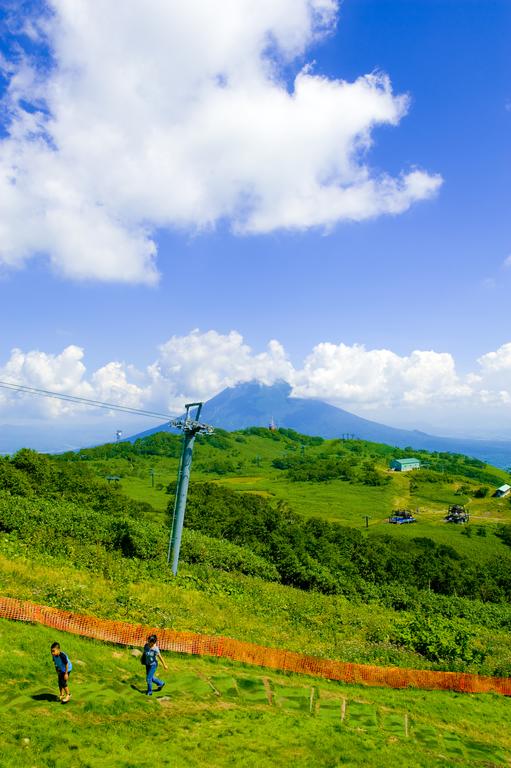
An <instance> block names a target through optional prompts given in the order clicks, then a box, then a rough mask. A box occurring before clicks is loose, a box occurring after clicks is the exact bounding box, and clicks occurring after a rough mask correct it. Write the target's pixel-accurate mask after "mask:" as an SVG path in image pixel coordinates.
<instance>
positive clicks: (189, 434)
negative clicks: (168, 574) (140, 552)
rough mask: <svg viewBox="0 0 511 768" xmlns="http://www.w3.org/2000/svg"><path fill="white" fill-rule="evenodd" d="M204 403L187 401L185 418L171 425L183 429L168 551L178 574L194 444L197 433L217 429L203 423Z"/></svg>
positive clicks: (207, 432)
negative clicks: (191, 411)
mask: <svg viewBox="0 0 511 768" xmlns="http://www.w3.org/2000/svg"><path fill="white" fill-rule="evenodd" d="M202 405H203V403H187V404H186V405H185V409H186V413H185V416H184V418H182V419H175V420H174V421H171V422H170V426H171V427H174V428H175V429H181V430H182V431H183V450H182V452H181V460H180V462H179V470H178V473H177V485H176V498H175V501H174V513H173V515H172V526H171V530H170V539H169V549H168V553H167V564H169V563H170V562H171V560H172V573H173V574H174V576H177V567H178V564H179V551H180V549H181V537H182V534H183V523H184V519H185V511H186V498H187V496H188V485H189V483H190V470H191V468H192V457H193V444H194V442H195V437H196V435H199V434H205V435H211V434H212V433H213V432H214V431H215V430H214V428H213V427H211V426H210V425H209V424H203V423H201V422H200V421H199V418H200V413H201V410H202ZM191 408H197V411H196V413H195V418H192V417H191V416H190V409H191Z"/></svg>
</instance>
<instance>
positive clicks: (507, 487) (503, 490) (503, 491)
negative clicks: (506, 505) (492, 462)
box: [497, 483, 511, 493]
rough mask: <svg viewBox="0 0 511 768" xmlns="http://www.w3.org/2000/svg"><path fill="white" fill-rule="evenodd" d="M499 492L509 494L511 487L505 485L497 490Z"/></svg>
mask: <svg viewBox="0 0 511 768" xmlns="http://www.w3.org/2000/svg"><path fill="white" fill-rule="evenodd" d="M497 491H502V493H507V492H508V491H511V485H508V484H507V483H504V485H501V486H500V488H497Z"/></svg>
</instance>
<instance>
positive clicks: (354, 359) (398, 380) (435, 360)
mask: <svg viewBox="0 0 511 768" xmlns="http://www.w3.org/2000/svg"><path fill="white" fill-rule="evenodd" d="M294 382H295V386H294V390H293V393H294V394H295V395H296V396H300V397H318V398H322V399H326V400H328V401H329V402H334V403H337V404H347V403H349V404H356V405H362V406H365V407H371V408H375V407H380V408H381V407H389V406H392V405H396V404H397V403H398V404H400V405H403V404H409V405H423V404H425V403H428V402H430V401H432V400H433V399H435V400H437V399H438V398H441V399H443V400H445V401H447V400H450V399H452V398H457V397H460V396H467V395H470V394H471V390H470V387H469V386H468V385H466V384H463V383H462V381H461V380H460V378H459V376H458V375H457V373H456V369H455V362H454V359H453V358H452V356H451V355H450V354H448V353H445V352H444V353H438V352H433V351H415V352H412V354H411V355H409V356H403V357H401V356H399V355H397V354H396V353H395V352H391V351H390V350H388V349H373V350H367V349H366V348H365V347H364V346H362V345H358V344H354V345H353V346H347V345H345V344H339V345H336V344H330V343H323V344H318V345H317V346H316V347H315V348H314V349H313V351H312V353H311V354H310V355H309V356H308V357H307V358H306V359H305V362H304V366H303V368H302V369H301V370H300V371H297V372H296V375H295V378H294Z"/></svg>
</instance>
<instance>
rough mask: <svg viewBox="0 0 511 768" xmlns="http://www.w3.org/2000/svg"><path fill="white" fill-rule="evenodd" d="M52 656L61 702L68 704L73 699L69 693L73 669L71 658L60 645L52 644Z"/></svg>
mask: <svg viewBox="0 0 511 768" xmlns="http://www.w3.org/2000/svg"><path fill="white" fill-rule="evenodd" d="M51 655H52V658H53V663H54V664H55V670H56V672H57V675H58V680H59V691H60V700H61V702H62V704H67V702H68V701H69V699H70V698H71V694H70V693H69V673H70V672H71V670H72V669H73V665H72V664H71V659H70V658H69V656H67V655H66V654H65V653H64V651H61V650H60V644H59V643H52V646H51Z"/></svg>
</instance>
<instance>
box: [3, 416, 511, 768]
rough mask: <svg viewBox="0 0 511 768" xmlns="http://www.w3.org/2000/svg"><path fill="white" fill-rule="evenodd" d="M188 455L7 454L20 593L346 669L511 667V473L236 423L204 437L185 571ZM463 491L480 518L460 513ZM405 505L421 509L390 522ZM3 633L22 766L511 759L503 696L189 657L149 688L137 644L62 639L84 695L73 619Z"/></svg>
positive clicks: (6, 557) (8, 749) (14, 580)
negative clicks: (67, 629) (401, 461)
mask: <svg viewBox="0 0 511 768" xmlns="http://www.w3.org/2000/svg"><path fill="white" fill-rule="evenodd" d="M179 451H180V442H179V439H178V438H177V437H176V436H172V435H163V436H158V435H156V436H154V437H153V438H151V439H146V440H144V441H139V443H138V444H135V446H132V445H130V444H114V445H110V446H101V447H98V448H95V449H86V450H84V451H81V452H79V453H73V454H65V455H61V456H56V457H45V456H41V455H38V454H35V453H33V452H30V451H25V452H23V451H22V452H20V453H19V454H17V455H16V456H14V457H12V458H10V459H8V458H7V459H2V460H0V593H1V594H3V595H5V596H9V597H17V598H20V599H25V600H31V601H33V602H36V603H40V604H44V605H49V606H55V607H58V608H63V609H67V610H72V611H75V612H78V613H84V614H88V615H92V616H100V617H101V616H103V617H107V618H115V619H120V620H126V621H131V622H139V623H142V624H148V625H153V626H162V627H163V626H166V627H173V628H175V629H177V630H190V631H195V632H200V633H204V634H211V635H225V636H230V637H233V638H237V639H239V640H246V641H249V642H255V643H259V644H263V645H267V646H272V647H277V648H284V649H289V650H293V651H298V652H301V653H307V654H312V655H317V656H320V657H323V658H332V659H338V660H341V661H348V662H350V661H351V662H358V663H369V664H378V665H383V666H389V665H391V666H403V667H411V668H429V669H438V670H454V671H469V672H476V673H481V674H490V675H498V676H499V675H500V676H510V675H511V643H510V642H509V639H510V638H509V632H510V629H511V606H510V602H509V596H510V594H511V591H510V585H509V573H510V568H509V563H510V562H511V560H510V555H511V553H510V548H509V541H510V540H511V538H510V537H509V536H506V535H504V532H506V531H508V530H509V531H511V528H510V526H509V523H510V520H511V505H510V501H509V498H503V499H497V498H495V497H494V496H493V491H494V489H495V488H496V487H497V486H498V485H501V484H502V483H504V482H506V480H507V479H508V477H509V476H508V474H507V473H506V472H504V471H503V470H499V469H496V468H494V467H490V466H489V465H485V464H483V463H482V462H478V461H476V460H472V459H469V458H467V457H462V456H457V455H450V454H446V455H444V454H427V453H426V452H419V457H420V459H421V461H422V462H423V469H421V470H418V471H413V472H408V473H403V474H401V473H396V472H391V471H390V470H389V462H390V459H391V458H393V457H400V456H403V455H406V454H407V452H406V451H400V450H399V449H392V448H390V447H389V446H383V445H377V444H372V443H364V442H362V441H345V442H343V441H339V440H334V441H323V440H321V439H318V438H308V437H307V436H301V435H296V433H291V432H290V431H285V430H284V431H280V432H278V433H269V432H268V430H257V429H254V430H245V431H244V432H242V433H233V434H230V433H223V432H221V431H220V432H219V433H218V434H215V435H214V436H212V438H210V439H209V441H208V440H207V439H206V438H204V439H202V438H201V439H200V440H199V441H198V444H197V446H196V454H195V459H194V466H193V480H192V484H191V487H190V496H189V505H188V511H187V524H188V527H186V528H185V530H184V534H183V548H182V560H181V563H180V568H179V573H178V576H177V577H173V576H172V575H171V573H170V571H169V569H168V567H167V565H166V562H165V555H166V547H167V541H168V524H169V510H172V505H173V491H174V488H175V477H176V472H177V466H178V457H179ZM113 477H115V478H118V479H112V478H113ZM107 478H109V479H107ZM453 503H456V504H463V505H464V506H465V507H466V508H467V509H468V510H469V512H470V523H469V524H468V525H459V526H457V525H449V524H446V523H445V521H444V517H445V514H446V511H447V507H448V506H449V505H450V504H453ZM404 507H406V508H408V509H411V510H412V511H414V513H416V516H417V523H415V524H413V525H404V526H393V525H390V524H389V523H388V517H389V515H390V514H391V513H392V511H393V510H394V509H398V508H404ZM417 510H418V511H417ZM506 542H507V543H506ZM0 637H1V639H2V642H1V643H0V648H1V650H0V671H1V672H2V676H1V680H2V682H1V684H0V699H1V702H2V703H1V706H2V727H3V730H4V732H5V734H6V735H5V738H4V741H5V744H6V746H5V756H4V754H3V756H2V760H3V762H2V766H3V765H6V766H7V767H8V768H9V766H11V765H12V766H14V765H15V764H16V765H17V766H21V768H23V766H25V765H26V766H37V768H39V766H43V767H44V766H50V767H51V768H55V767H57V766H58V767H60V766H61V765H62V766H64V765H76V766H87V765H90V766H100V765H101V766H103V765H105V766H109V765H112V766H133V767H135V766H137V767H138V766H145V765H159V764H162V765H165V764H169V765H172V766H181V765H183V766H195V765H197V766H198V765H204V764H208V765H213V766H216V765H218V766H224V765H225V766H228V765H240V766H247V767H248V766H254V767H255V766H257V768H259V766H265V765H269V766H279V765H282V766H287V765H297V766H300V765H304V766H305V765H308V766H309V765H312V764H313V765H321V766H322V765H324V766H332V768H333V767H334V766H335V767H337V766H340V765H344V764H345V765H353V766H357V765H360V766H362V765H364V766H366V765H367V766H389V765H392V766H394V765H395V766H398V767H399V766H409V765H418V766H440V765H441V766H445V765H467V766H469V765H475V766H477V765H486V766H493V765H495V766H497V765H509V764H510V763H509V761H508V757H507V756H508V754H510V751H509V746H510V745H509V740H508V739H507V740H506V728H505V725H506V724H505V715H506V712H507V704H508V702H507V701H506V700H505V699H504V698H502V697H500V698H499V697H498V696H493V695H484V696H483V695H479V696H473V695H466V694H464V695H463V694H453V693H445V692H426V691H414V690H411V689H410V690H400V691H392V690H389V689H371V688H364V689H362V688H358V687H356V686H346V685H340V684H337V683H328V682H326V681H325V680H321V681H318V680H314V679H311V678H299V677H297V676H295V677H292V676H287V675H279V674H277V673H274V672H273V671H272V672H271V673H268V674H265V671H264V670H261V669H255V668H252V669H251V668H248V667H242V666H240V665H234V664H229V663H226V662H224V661H222V662H219V661H218V660H213V659H207V658H203V659H197V658H189V657H181V656H173V657H172V659H171V677H170V678H169V689H168V690H167V689H165V696H164V697H163V696H162V697H160V700H159V701H156V700H153V701H151V702H147V701H146V700H145V699H144V696H143V694H142V692H141V690H142V689H141V683H143V681H142V677H141V672H140V670H141V667H140V664H138V662H137V661H136V659H134V657H132V656H131V654H130V651H129V649H128V650H127V649H123V648H118V647H113V646H108V645H104V646H102V645H101V644H99V643H95V642H92V641H86V640H83V639H80V638H76V637H71V636H69V637H66V636H65V635H64V636H63V637H64V640H65V646H66V649H67V650H69V652H70V653H71V655H72V658H73V661H74V660H75V659H77V660H78V662H79V663H78V665H77V666H76V667H75V671H76V674H75V675H74V683H73V685H74V688H73V692H74V696H73V700H72V702H71V703H70V706H69V708H66V707H62V706H61V705H60V704H59V703H58V702H56V701H55V700H54V699H53V696H54V689H52V687H51V686H52V682H51V681H52V670H51V661H50V660H49V653H48V646H49V643H50V642H51V641H52V640H53V639H56V638H55V637H54V633H53V632H51V631H49V630H47V629H44V628H42V627H34V626H26V625H22V624H9V623H8V622H6V621H0ZM59 639H60V640H61V641H62V638H59ZM11 649H12V652H11ZM13 659H14V660H15V665H14V666H13V663H12V661H13ZM13 669H15V670H16V671H15V672H13ZM21 711H26V712H30V717H20V714H19V713H20V712H21ZM62 724H64V729H62ZM4 726H5V727H4ZM62 731H63V732H64V736H63V737H61V738H59V736H61V735H62ZM506 761H507V762H506Z"/></svg>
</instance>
